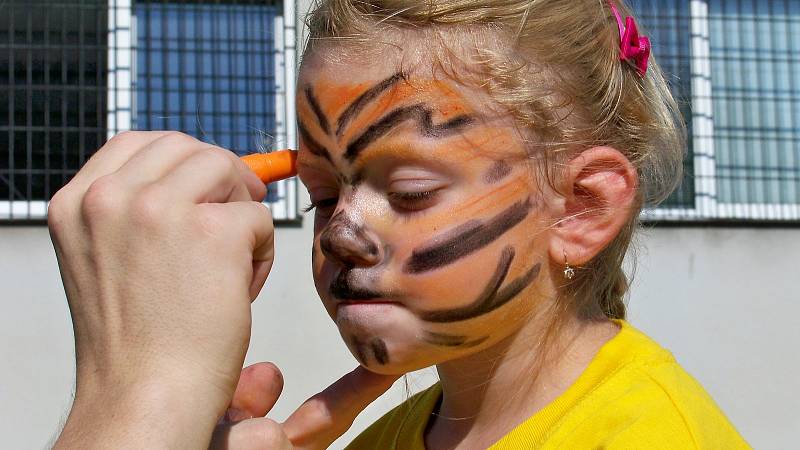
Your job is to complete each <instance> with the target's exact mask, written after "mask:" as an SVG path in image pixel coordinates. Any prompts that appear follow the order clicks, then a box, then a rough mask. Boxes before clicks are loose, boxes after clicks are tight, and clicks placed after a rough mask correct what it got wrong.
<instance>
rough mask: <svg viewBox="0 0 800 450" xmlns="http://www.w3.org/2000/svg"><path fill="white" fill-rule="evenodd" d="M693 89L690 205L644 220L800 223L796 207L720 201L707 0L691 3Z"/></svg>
mask: <svg viewBox="0 0 800 450" xmlns="http://www.w3.org/2000/svg"><path fill="white" fill-rule="evenodd" d="M689 9H690V11H689V14H690V24H691V25H690V27H691V30H690V33H691V41H690V42H691V57H690V70H691V78H692V79H691V85H692V98H691V104H692V116H691V118H688V119H689V120H691V122H692V135H691V136H690V139H692V140H693V150H694V155H693V165H694V188H695V196H694V207H691V208H689V207H656V208H647V209H645V210H644V211H643V212H642V219H643V220H645V221H648V222H678V223H680V222H690V223H693V222H694V223H702V224H708V223H713V222H729V223H739V224H742V225H748V224H750V223H753V222H763V223H769V224H775V225H785V224H792V223H800V204H790V203H785V204H782V203H777V204H767V203H763V204H762V203H727V202H721V201H718V197H717V177H716V155H715V150H714V136H715V133H714V98H713V93H712V85H713V82H712V78H711V76H712V73H711V36H710V31H709V29H710V26H709V6H708V1H707V0H690V2H689Z"/></svg>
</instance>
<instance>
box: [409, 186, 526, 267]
mask: <svg viewBox="0 0 800 450" xmlns="http://www.w3.org/2000/svg"><path fill="white" fill-rule="evenodd" d="M530 210H531V199H530V198H527V199H525V200H521V201H519V202H517V203H515V204H513V205H511V206H510V207H509V208H507V209H506V210H505V211H503V212H501V213H500V214H498V215H496V216H495V217H493V218H491V219H490V220H488V221H486V222H482V221H478V220H471V221H469V222H467V223H465V224H462V225H460V226H458V227H456V228H455V229H453V230H450V231H448V232H445V233H442V234H441V235H440V236H437V237H436V238H434V239H433V242H431V243H429V244H427V245H423V246H422V247H421V248H418V249H415V250H414V251H412V252H411V257H410V258H408V260H407V261H406V263H405V265H404V267H403V271H404V272H406V273H412V274H413V273H422V272H427V271H430V270H434V269H438V268H440V267H443V266H446V265H449V264H452V263H454V262H456V261H458V260H459V259H461V258H463V257H465V256H467V255H470V254H472V253H474V252H476V251H477V250H480V249H481V248H483V247H485V246H487V245H489V244H491V243H492V242H494V241H495V240H497V239H498V238H499V237H500V236H502V235H503V234H505V233H506V232H507V231H508V230H510V229H512V228H514V226H516V225H517V224H519V223H520V222H522V221H523V220H524V219H525V218H526V217H527V216H528V213H529V212H530Z"/></svg>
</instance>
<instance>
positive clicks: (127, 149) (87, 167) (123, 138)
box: [70, 131, 175, 191]
mask: <svg viewBox="0 0 800 450" xmlns="http://www.w3.org/2000/svg"><path fill="white" fill-rule="evenodd" d="M171 133H175V132H174V131H125V132H122V133H119V134H117V135H115V136H114V137H112V138H111V139H109V140H108V142H106V143H105V145H103V146H102V147H101V148H100V149H99V150H98V151H96V152H95V153H94V154H93V155H92V157H91V158H89V160H88V161H86V163H85V164H84V165H83V167H82V168H81V170H80V171H79V172H78V173H77V174H76V175H75V176H74V177H73V178H72V181H71V182H70V184H71V185H73V186H75V187H76V188H77V189H79V190H81V191H86V189H88V188H89V185H91V184H92V182H94V181H95V180H96V179H98V178H100V177H102V176H104V175H108V174H111V173H114V172H116V171H117V170H119V168H120V167H122V165H123V164H125V163H126V162H128V160H129V159H130V158H131V157H132V156H133V155H134V154H136V153H137V152H138V151H139V150H141V149H142V148H144V147H146V146H148V145H150V143H152V142H153V141H155V140H157V139H160V138H161V137H163V136H166V135H168V134H171Z"/></svg>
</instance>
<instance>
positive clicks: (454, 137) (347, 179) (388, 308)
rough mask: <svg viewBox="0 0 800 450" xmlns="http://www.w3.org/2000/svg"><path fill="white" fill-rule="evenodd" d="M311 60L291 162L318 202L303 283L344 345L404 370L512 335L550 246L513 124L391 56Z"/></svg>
mask: <svg viewBox="0 0 800 450" xmlns="http://www.w3.org/2000/svg"><path fill="white" fill-rule="evenodd" d="M309 65H311V64H304V68H303V70H302V71H301V77H300V81H299V85H298V86H299V88H298V95H297V107H298V127H299V130H300V137H301V139H300V150H301V151H300V156H299V160H298V172H299V176H300V179H301V180H302V181H303V183H304V184H305V185H306V187H307V188H308V191H309V193H310V195H311V201H312V204H313V205H314V206H315V208H316V212H315V225H314V247H313V271H314V281H315V284H316V287H317V291H318V292H319V295H320V298H322V301H323V303H324V305H325V308H326V310H327V311H328V314H330V316H331V318H333V320H334V322H335V323H336V325H337V326H338V328H339V331H340V333H341V335H342V338H343V339H344V341H345V343H346V344H347V346H348V347H349V348H350V350H351V352H352V353H353V355H354V356H355V357H356V358H357V359H358V361H359V362H360V363H361V364H362V365H364V366H366V367H368V368H370V369H371V370H373V371H376V372H382V373H403V372H407V371H411V370H416V369H419V368H422V367H427V366H430V365H432V364H437V363H441V362H444V361H447V360H452V359H455V358H458V357H462V356H465V355H467V354H470V353H473V352H476V351H478V350H482V349H485V348H487V347H489V346H491V345H493V344H496V343H497V342H499V341H500V340H502V339H503V338H506V337H508V336H510V335H511V334H512V333H514V332H515V331H517V330H518V329H519V328H520V327H521V326H522V324H524V323H525V321H526V319H527V317H528V314H529V313H530V312H531V311H532V310H533V308H534V307H535V305H536V303H537V302H536V298H538V297H539V296H540V295H541V292H542V291H543V290H542V286H543V283H544V281H543V279H544V278H546V273H545V271H546V267H547V252H546V242H544V241H545V240H546V237H545V236H546V233H545V232H543V230H544V228H545V219H546V218H545V217H544V216H545V214H544V212H545V211H544V208H542V201H541V197H542V195H541V193H540V192H539V190H538V188H536V184H535V183H534V182H533V181H532V180H531V171H530V170H529V169H528V165H527V164H525V162H524V158H525V154H526V153H525V150H524V148H523V144H522V141H521V139H520V138H519V136H518V135H517V134H516V132H515V130H514V128H513V126H512V123H511V120H510V119H507V118H502V117H498V116H497V115H492V113H491V112H490V109H489V108H487V107H486V105H488V104H489V103H488V100H486V98H485V94H483V93H482V92H481V91H479V90H477V89H471V88H467V87H465V86H463V85H459V84H457V83H455V82H453V81H450V80H442V79H434V77H432V76H430V75H428V76H426V75H423V74H419V75H418V74H416V73H415V72H413V71H411V72H409V73H398V72H394V71H392V70H391V69H389V67H391V66H396V64H389V63H388V61H387V64H386V65H385V66H381V65H379V64H355V63H347V64H344V63H341V64H339V63H333V62H325V63H319V62H318V63H316V64H313V65H312V67H313V68H310V67H309Z"/></svg>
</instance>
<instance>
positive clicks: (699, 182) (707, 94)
mask: <svg viewBox="0 0 800 450" xmlns="http://www.w3.org/2000/svg"><path fill="white" fill-rule="evenodd" d="M689 10H690V14H689V16H690V17H691V30H692V33H691V36H692V38H691V55H692V59H691V65H690V66H691V73H692V77H691V80H692V106H693V107H692V117H691V121H692V133H693V136H692V141H693V142H694V158H693V160H694V167H695V196H696V198H697V200H696V205H695V210H694V211H695V212H694V214H693V216H695V217H697V216H698V215H700V216H701V215H710V214H714V212H716V211H717V205H716V203H717V189H716V184H715V178H714V176H715V172H716V167H715V163H716V158H715V155H714V119H713V118H714V105H713V102H712V98H711V93H712V91H711V60H710V56H711V49H710V41H709V23H708V3H707V2H706V1H705V0H691V1H690V3H689Z"/></svg>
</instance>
